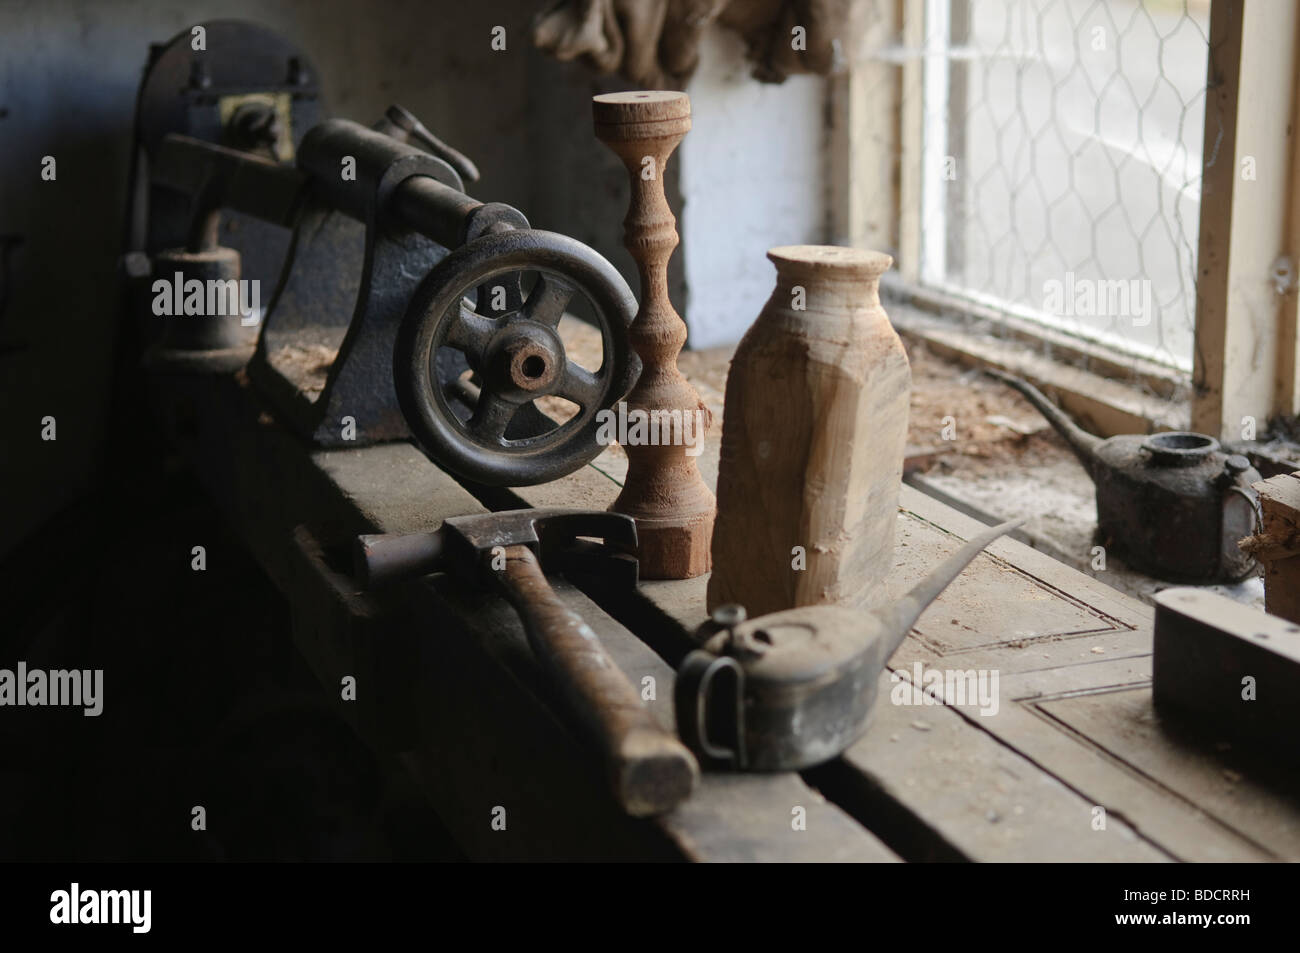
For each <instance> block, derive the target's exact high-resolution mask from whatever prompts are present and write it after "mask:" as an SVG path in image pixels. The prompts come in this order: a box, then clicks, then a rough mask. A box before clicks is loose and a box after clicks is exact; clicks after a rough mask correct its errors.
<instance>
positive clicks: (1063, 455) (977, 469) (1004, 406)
mask: <svg viewBox="0 0 1300 953" xmlns="http://www.w3.org/2000/svg"><path fill="white" fill-rule="evenodd" d="M907 356H908V359H909V360H910V361H911V364H912V402H911V415H912V416H911V422H910V425H909V427H908V444H909V449H908V455H909V456H912V457H922V458H926V459H924V463H923V465H922V466H921V469H922V470H928V469H932V468H933V469H937V470H938V471H939V472H941V473H947V472H951V471H953V470H957V469H960V470H961V473H962V476H963V477H966V478H969V479H973V480H978V479H980V478H981V477H982V476H985V475H991V474H995V473H1005V472H1006V471H1007V469H1008V468H1009V467H1047V466H1051V465H1052V464H1055V463H1058V462H1061V461H1063V460H1067V459H1072V458H1073V454H1072V453H1071V452H1070V450H1069V448H1068V447H1067V446H1066V445H1065V442H1064V441H1063V440H1061V438H1060V437H1058V436H1057V435H1056V432H1055V431H1054V430H1052V428H1051V426H1050V425H1049V424H1048V423H1047V421H1046V420H1044V419H1043V417H1042V415H1041V414H1039V413H1038V411H1036V410H1035V409H1034V408H1033V407H1031V406H1030V405H1029V403H1028V401H1026V400H1025V399H1024V398H1023V397H1021V396H1020V395H1019V394H1017V393H1016V392H1015V391H1013V390H1011V389H1010V388H1009V387H1007V386H1006V385H1005V384H1002V383H1001V382H999V381H996V380H993V379H992V378H990V377H987V376H986V375H984V374H983V373H981V372H980V371H979V370H976V369H971V368H962V367H959V366H958V365H955V364H952V363H950V362H948V361H946V360H944V359H942V358H940V357H938V356H936V355H935V354H933V353H932V352H930V351H929V350H928V349H926V348H925V346H924V345H921V344H918V343H908V344H907Z"/></svg>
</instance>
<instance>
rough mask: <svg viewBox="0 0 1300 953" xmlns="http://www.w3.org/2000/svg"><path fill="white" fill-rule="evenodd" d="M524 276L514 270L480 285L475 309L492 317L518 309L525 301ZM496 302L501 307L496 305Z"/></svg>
mask: <svg viewBox="0 0 1300 953" xmlns="http://www.w3.org/2000/svg"><path fill="white" fill-rule="evenodd" d="M522 278H523V275H522V274H521V273H520V272H517V271H512V272H510V273H509V274H506V275H501V276H499V277H497V278H493V279H492V280H491V281H488V282H486V283H484V284H481V285H479V286H478V303H477V304H476V305H475V306H474V310H476V311H477V312H478V313H479V314H482V315H487V316H488V317H492V318H499V317H501V315H503V314H511V313H513V312H515V311H518V310H519V309H520V308H521V307H522V306H523V301H524V288H523V281H522ZM503 292H504V293H503ZM496 304H499V305H500V307H494V305H496Z"/></svg>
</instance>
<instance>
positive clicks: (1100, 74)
mask: <svg viewBox="0 0 1300 953" xmlns="http://www.w3.org/2000/svg"><path fill="white" fill-rule="evenodd" d="M862 16H863V18H864V24H865V30H864V35H865V36H866V38H867V43H866V46H867V48H866V50H865V51H864V52H865V53H866V58H867V59H868V60H869V61H872V62H874V63H876V64H881V63H890V64H892V65H893V66H895V67H902V66H904V65H906V64H909V63H911V64H914V66H913V68H912V69H911V70H910V71H908V75H909V77H910V79H909V80H908V81H905V82H903V83H901V84H897V85H895V86H894V89H895V90H897V93H896V95H897V96H899V97H900V100H901V101H900V102H898V104H897V105H898V107H899V114H900V115H901V116H903V117H904V118H903V119H902V120H901V122H902V124H903V125H906V123H907V122H908V120H907V119H906V116H907V115H908V105H909V102H908V101H909V99H914V98H915V99H919V102H920V108H919V111H917V110H914V111H913V114H914V115H916V116H917V117H918V119H917V125H918V126H919V134H916V135H912V136H911V137H909V136H908V134H907V132H906V131H903V132H901V134H900V135H899V136H898V139H897V140H896V141H897V142H899V143H901V145H900V147H899V153H900V154H899V156H898V160H899V163H900V164H906V163H914V164H915V163H919V167H920V169H921V170H922V171H921V175H920V177H919V181H920V189H919V195H916V194H913V195H912V196H911V200H912V201H914V202H918V203H919V208H910V209H909V208H906V207H905V206H904V207H900V208H899V209H897V213H898V215H899V216H900V218H904V217H906V216H907V215H909V214H913V215H916V216H917V217H918V222H919V224H918V226H917V228H918V232H919V240H918V241H916V242H915V243H914V244H913V245H912V247H910V248H909V247H907V242H906V241H904V240H901V238H900V235H899V234H897V233H895V235H894V236H893V238H894V240H895V243H896V246H902V247H896V255H901V256H906V255H908V254H912V255H916V256H918V257H919V261H918V262H915V263H913V264H914V265H915V273H916V274H917V275H918V277H919V280H920V282H921V284H922V285H923V286H926V287H928V288H932V289H935V290H938V291H941V292H943V293H945V294H946V295H948V296H951V297H953V298H957V299H965V300H967V301H971V302H976V303H979V304H981V305H986V306H991V307H992V308H993V309H994V310H996V311H999V312H1001V313H1004V314H1010V315H1015V316H1017V317H1020V318H1025V319H1029V320H1031V321H1034V322H1038V323H1039V324H1044V325H1048V326H1050V327H1052V328H1055V329H1057V330H1060V331H1064V332H1066V333H1068V334H1070V335H1072V336H1075V337H1077V338H1083V339H1087V340H1089V341H1092V342H1097V343H1100V344H1102V345H1104V346H1105V347H1106V348H1107V349H1109V350H1110V351H1111V352H1112V353H1115V354H1117V355H1120V356H1127V357H1128V358H1130V359H1131V360H1132V361H1133V362H1134V363H1137V362H1139V361H1140V362H1142V363H1143V365H1144V366H1145V365H1146V363H1147V362H1154V363H1155V364H1157V365H1161V366H1163V367H1165V368H1167V369H1169V370H1171V371H1173V372H1174V373H1176V374H1177V375H1179V376H1184V375H1186V374H1187V372H1189V371H1190V369H1191V367H1192V360H1193V337H1194V335H1193V328H1194V323H1195V312H1196V294H1195V289H1196V251H1197V233H1198V221H1199V211H1200V181H1201V164H1202V146H1203V141H1202V140H1203V130H1204V113H1205V91H1206V63H1207V56H1208V46H1209V39H1208V38H1209V0H1178V2H1175V0H1164V2H1161V0H1149V2H1139V0H1105V2H1102V0H908V2H905V3H901V4H898V5H896V6H895V5H892V4H887V3H873V2H868V3H867V4H865V6H864V8H863V10H862ZM879 75H882V76H884V75H885V74H884V73H883V72H882V73H880V74H879ZM909 142H910V144H909ZM1211 146H1213V143H1211ZM909 148H910V149H912V150H916V149H917V148H919V150H920V152H921V154H920V155H919V156H916V155H908V154H907V150H908V149H909ZM901 201H902V202H903V203H907V202H908V201H909V196H908V195H907V194H904V195H903V197H902V199H901ZM900 263H901V262H900Z"/></svg>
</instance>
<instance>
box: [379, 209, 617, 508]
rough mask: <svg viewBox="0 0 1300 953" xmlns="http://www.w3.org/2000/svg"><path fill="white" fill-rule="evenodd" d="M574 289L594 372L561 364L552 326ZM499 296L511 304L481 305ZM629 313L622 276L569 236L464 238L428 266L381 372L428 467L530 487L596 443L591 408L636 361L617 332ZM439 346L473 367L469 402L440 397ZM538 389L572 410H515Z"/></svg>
mask: <svg viewBox="0 0 1300 953" xmlns="http://www.w3.org/2000/svg"><path fill="white" fill-rule="evenodd" d="M527 273H535V274H536V275H537V280H536V283H535V284H534V285H533V287H532V288H531V290H527V292H526V297H525V296H523V295H524V292H525V291H526V289H524V288H523V284H522V282H521V281H520V278H521V276H522V275H523V274H527ZM494 279H500V280H499V281H495V282H494ZM494 291H495V292H496V294H494ZM471 294H474V295H476V298H475V299H474V300H471V298H470V295H471ZM578 294H581V295H582V296H583V297H584V298H585V299H586V301H587V302H588V303H589V305H590V312H591V316H592V317H593V318H594V319H595V321H596V323H597V325H598V326H599V330H600V335H601V342H602V361H601V366H600V368H599V369H597V370H589V369H587V368H584V367H582V366H581V365H579V364H577V363H576V362H575V361H573V360H572V359H571V358H570V357H569V356H568V354H567V353H566V351H565V346H564V342H563V341H562V340H561V338H560V335H559V332H558V331H557V325H558V324H559V321H560V318H561V316H562V315H563V314H564V312H565V310H566V308H568V307H569V306H570V304H571V303H574V300H575V296H576V295H578ZM484 297H489V298H490V299H499V300H489V301H487V302H484V301H482V300H480V299H482V298H484ZM521 297H522V301H521ZM502 300H504V301H508V302H509V305H508V307H511V308H513V309H514V310H507V311H506V312H505V313H501V314H498V313H496V312H494V311H493V310H492V308H491V304H493V303H496V304H500V301H502ZM485 312H486V313H485ZM635 314H636V300H635V298H633V296H632V292H631V290H630V289H629V288H628V287H627V283H626V282H625V281H623V278H622V276H620V275H619V273H618V272H617V271H616V270H615V269H614V267H613V266H612V265H611V264H610V263H609V262H607V261H606V260H605V259H604V258H602V257H600V256H599V255H597V254H596V253H595V252H594V251H592V250H591V249H590V248H588V247H587V246H585V245H583V244H582V243H580V242H577V241H574V240H573V239H571V238H568V237H566V236H564V235H558V234H555V233H554V232H545V231H538V230H536V229H511V230H508V231H502V232H496V233H490V234H487V235H483V236H482V237H480V238H476V239H474V240H473V241H471V242H469V243H467V244H465V245H463V246H462V247H460V248H458V249H456V250H455V251H453V252H452V253H451V254H450V255H448V256H447V257H446V258H444V259H443V260H442V261H441V262H439V263H438V265H437V266H436V267H435V268H434V269H433V271H431V272H430V273H429V275H428V277H426V278H425V280H424V281H423V282H422V283H421V285H420V287H419V289H418V290H417V291H416V294H415V296H414V298H412V300H411V304H410V307H409V308H408V309H407V312H406V317H405V319H404V320H403V321H402V326H401V329H400V330H399V332H398V336H397V346H396V349H395V351H394V355H393V380H394V383H395V384H396V387H397V395H398V399H399V401H400V403H401V405H402V411H403V413H404V414H405V415H406V420H407V424H408V425H409V426H410V428H411V432H412V433H413V434H414V435H415V437H416V440H417V441H418V442H419V443H420V445H421V446H422V448H423V449H424V450H425V452H426V453H428V454H429V456H430V457H431V458H432V459H433V460H435V461H436V462H437V463H438V464H439V465H441V466H443V467H445V468H446V469H448V470H450V471H451V472H453V473H455V474H457V475H458V476H461V477H464V478H465V479H468V480H473V481H475V482H478V483H483V484H487V485H490V486H530V485H533V484H536V483H545V482H547V481H549V480H554V479H557V478H558V477H561V476H564V475H565V474H568V473H572V472H573V471H574V470H576V469H578V468H579V467H581V466H583V465H584V464H586V463H588V462H590V461H591V460H592V459H593V458H594V457H595V456H596V455H597V454H598V453H600V451H601V450H602V449H603V448H602V446H601V445H600V444H599V443H597V441H596V434H597V430H598V429H599V427H600V420H598V419H597V413H598V412H599V411H600V410H602V409H605V408H609V407H612V406H613V405H614V404H615V403H616V402H617V401H619V400H621V399H622V398H623V397H624V396H626V394H627V392H628V391H629V390H631V389H632V385H633V384H634V383H635V381H636V376H637V373H638V372H639V370H640V361H639V359H638V358H637V357H636V355H635V353H634V352H633V351H632V349H631V347H630V346H629V344H628V338H627V328H628V325H629V324H631V322H632V319H633V317H635ZM448 348H450V349H455V350H457V351H460V352H461V353H462V354H463V355H464V359H465V361H466V363H468V365H469V367H470V369H471V370H472V371H473V372H474V380H475V383H477V384H478V387H479V393H478V397H477V400H476V401H475V402H473V403H472V405H470V404H463V403H461V402H460V401H456V400H453V399H450V398H449V393H450V392H453V391H454V389H455V387H454V385H455V384H456V382H455V381H447V380H442V379H441V377H442V375H441V374H440V372H439V367H440V366H442V367H444V368H445V367H447V366H448V362H447V361H446V360H441V361H440V360H439V359H438V358H439V350H440V349H448ZM548 395H554V396H556V397H561V398H564V399H565V400H568V401H572V402H573V403H574V404H576V405H578V408H579V409H578V412H577V413H576V414H575V415H574V416H573V417H572V418H571V419H570V420H567V421H565V422H564V423H561V424H558V425H555V423H554V421H553V420H552V419H550V418H547V417H545V416H544V415H542V414H540V413H537V412H532V413H522V412H523V411H525V410H526V409H527V410H532V409H533V408H532V407H531V406H530V405H532V402H533V401H535V400H536V399H537V398H539V397H545V396H548ZM524 418H527V420H526V422H527V424H528V426H527V428H526V429H525V432H524V433H522V434H521V433H519V430H520V426H519V423H520V421H521V420H523V419H524ZM538 421H542V422H543V423H542V425H541V426H540V427H539V426H538V424H537V422H538ZM512 422H514V423H515V426H514V427H512V426H511V424H512ZM547 425H554V426H551V427H550V429H546V428H547ZM538 429H542V430H543V431H544V432H540V433H538V432H536V431H537V430H538Z"/></svg>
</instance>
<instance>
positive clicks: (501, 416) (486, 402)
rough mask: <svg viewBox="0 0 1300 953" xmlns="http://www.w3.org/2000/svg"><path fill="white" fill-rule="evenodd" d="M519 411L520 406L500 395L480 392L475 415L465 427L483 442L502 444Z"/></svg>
mask: <svg viewBox="0 0 1300 953" xmlns="http://www.w3.org/2000/svg"><path fill="white" fill-rule="evenodd" d="M518 409H519V405H518V404H512V403H510V401H508V400H506V399H505V398H504V397H502V396H501V395H499V394H494V393H492V392H491V391H488V390H484V391H480V392H479V395H478V403H477V404H476V405H475V406H474V413H472V414H471V415H470V418H469V420H467V421H465V427H466V429H468V430H469V432H470V433H472V434H473V435H474V436H476V437H478V438H479V439H481V440H494V441H497V442H500V441H501V440H502V439H503V438H504V437H505V433H506V427H508V426H509V425H510V419H511V418H512V417H514V415H515V411H517V410H518Z"/></svg>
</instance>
